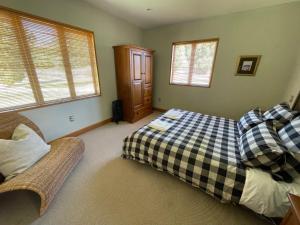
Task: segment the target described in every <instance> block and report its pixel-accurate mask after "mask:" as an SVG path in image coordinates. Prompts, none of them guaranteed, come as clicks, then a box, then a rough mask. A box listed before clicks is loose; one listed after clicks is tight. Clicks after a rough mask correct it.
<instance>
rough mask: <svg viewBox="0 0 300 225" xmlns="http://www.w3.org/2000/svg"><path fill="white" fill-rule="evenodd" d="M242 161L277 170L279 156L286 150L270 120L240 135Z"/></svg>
mask: <svg viewBox="0 0 300 225" xmlns="http://www.w3.org/2000/svg"><path fill="white" fill-rule="evenodd" d="M239 147H240V153H241V158H242V161H243V163H244V164H245V165H248V166H251V167H259V168H262V169H265V170H271V172H272V173H273V172H278V171H279V169H280V168H279V166H278V165H279V161H280V160H281V156H282V155H283V154H285V153H286V152H287V150H286V148H285V146H284V145H283V144H282V143H281V140H280V138H279V137H278V135H277V133H276V131H275V130H274V127H273V124H272V123H271V122H263V123H261V124H259V125H257V126H255V127H253V128H251V129H250V130H248V131H247V132H246V133H245V134H243V135H242V136H241V137H240V142H239Z"/></svg>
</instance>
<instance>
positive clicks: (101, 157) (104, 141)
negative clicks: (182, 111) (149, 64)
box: [0, 113, 269, 225]
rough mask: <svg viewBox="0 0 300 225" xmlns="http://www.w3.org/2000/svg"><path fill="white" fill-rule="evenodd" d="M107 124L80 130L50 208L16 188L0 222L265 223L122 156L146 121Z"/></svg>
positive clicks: (0, 200) (0, 201)
mask: <svg viewBox="0 0 300 225" xmlns="http://www.w3.org/2000/svg"><path fill="white" fill-rule="evenodd" d="M157 115H158V114H157V113H154V114H152V115H150V116H148V117H146V118H144V119H142V120H140V121H138V122H137V123H134V124H128V123H125V122H122V123H120V124H119V125H116V124H114V123H110V124H107V125H105V126H103V127H100V128H97V129H95V130H92V131H90V132H88V133H85V134H83V135H81V138H82V139H83V140H84V142H85V144H86V152H85V154H84V157H83V159H82V160H81V161H80V163H79V164H78V166H77V167H76V168H75V170H74V171H73V172H72V173H71V175H70V176H69V178H68V179H67V180H66V182H65V184H64V185H63V187H62V189H61V190H60V191H59V192H58V194H57V196H56V198H55V199H54V200H53V202H52V204H51V205H50V207H49V209H48V211H47V212H46V214H45V215H43V216H42V217H39V216H38V209H39V197H38V196H37V195H36V194H34V193H31V192H26V191H18V192H13V193H5V194H1V195H0V224H1V225H15V224H16V225H17V224H18V225H23V224H24V225H29V224H32V225H192V224H194V225H202V224H203V225H227V224H228V225H248V224H249V225H250V224H251V225H254V224H255V225H263V224H269V223H268V222H267V221H266V220H265V219H264V218H262V217H259V216H257V215H256V214H255V213H253V212H252V211H250V210H248V209H246V208H243V207H241V206H233V205H231V204H221V203H219V202H218V201H217V200H214V199H213V198H211V197H210V196H208V195H207V194H205V193H203V192H201V191H199V190H197V189H195V188H193V187H191V186H189V185H187V184H185V183H183V182H182V181H179V180H178V179H176V178H175V177H172V176H170V175H168V174H166V173H162V172H159V171H156V170H155V169H152V168H151V167H149V166H146V165H142V164H139V163H137V162H134V161H131V160H124V159H121V158H120V155H121V149H122V140H123V139H124V137H125V136H127V135H129V134H130V133H132V132H133V131H134V130H136V129H138V128H139V127H141V126H142V125H144V124H146V123H147V122H149V121H150V120H151V119H153V118H154V117H155V116H157Z"/></svg>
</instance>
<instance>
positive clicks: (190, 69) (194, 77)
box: [170, 38, 219, 87]
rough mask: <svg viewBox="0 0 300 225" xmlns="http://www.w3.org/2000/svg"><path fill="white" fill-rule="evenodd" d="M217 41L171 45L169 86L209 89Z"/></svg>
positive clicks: (185, 42)
mask: <svg viewBox="0 0 300 225" xmlns="http://www.w3.org/2000/svg"><path fill="white" fill-rule="evenodd" d="M218 41H219V39H217V38H215V39H208V40H199V41H184V42H175V43H173V46H172V62H171V75H170V84H176V85H187V86H200V87H210V83H211V78H212V74H213V70H214V62H215V58H216V52H217V47H218Z"/></svg>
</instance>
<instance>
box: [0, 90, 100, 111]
mask: <svg viewBox="0 0 300 225" xmlns="http://www.w3.org/2000/svg"><path fill="white" fill-rule="evenodd" d="M100 96H101V94H92V95H84V96H80V97H77V98H75V99H71V98H65V99H60V100H53V101H49V102H47V103H45V104H43V105H37V104H30V105H24V106H19V107H11V108H6V109H3V110H0V114H1V113H8V112H22V111H27V110H32V109H39V108H44V107H48V106H53V105H59V104H63V103H68V102H74V101H79V100H84V99H89V98H94V97H100Z"/></svg>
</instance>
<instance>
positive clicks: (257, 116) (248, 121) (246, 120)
mask: <svg viewBox="0 0 300 225" xmlns="http://www.w3.org/2000/svg"><path fill="white" fill-rule="evenodd" d="M262 122H263V118H262V114H261V110H260V109H259V108H256V109H253V110H250V111H249V112H247V113H245V114H244V115H243V116H242V117H241V119H240V120H239V121H238V123H237V126H238V130H239V134H240V136H241V135H243V134H244V133H246V132H247V131H248V130H249V129H251V128H252V127H254V126H256V125H257V124H260V123H262Z"/></svg>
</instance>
